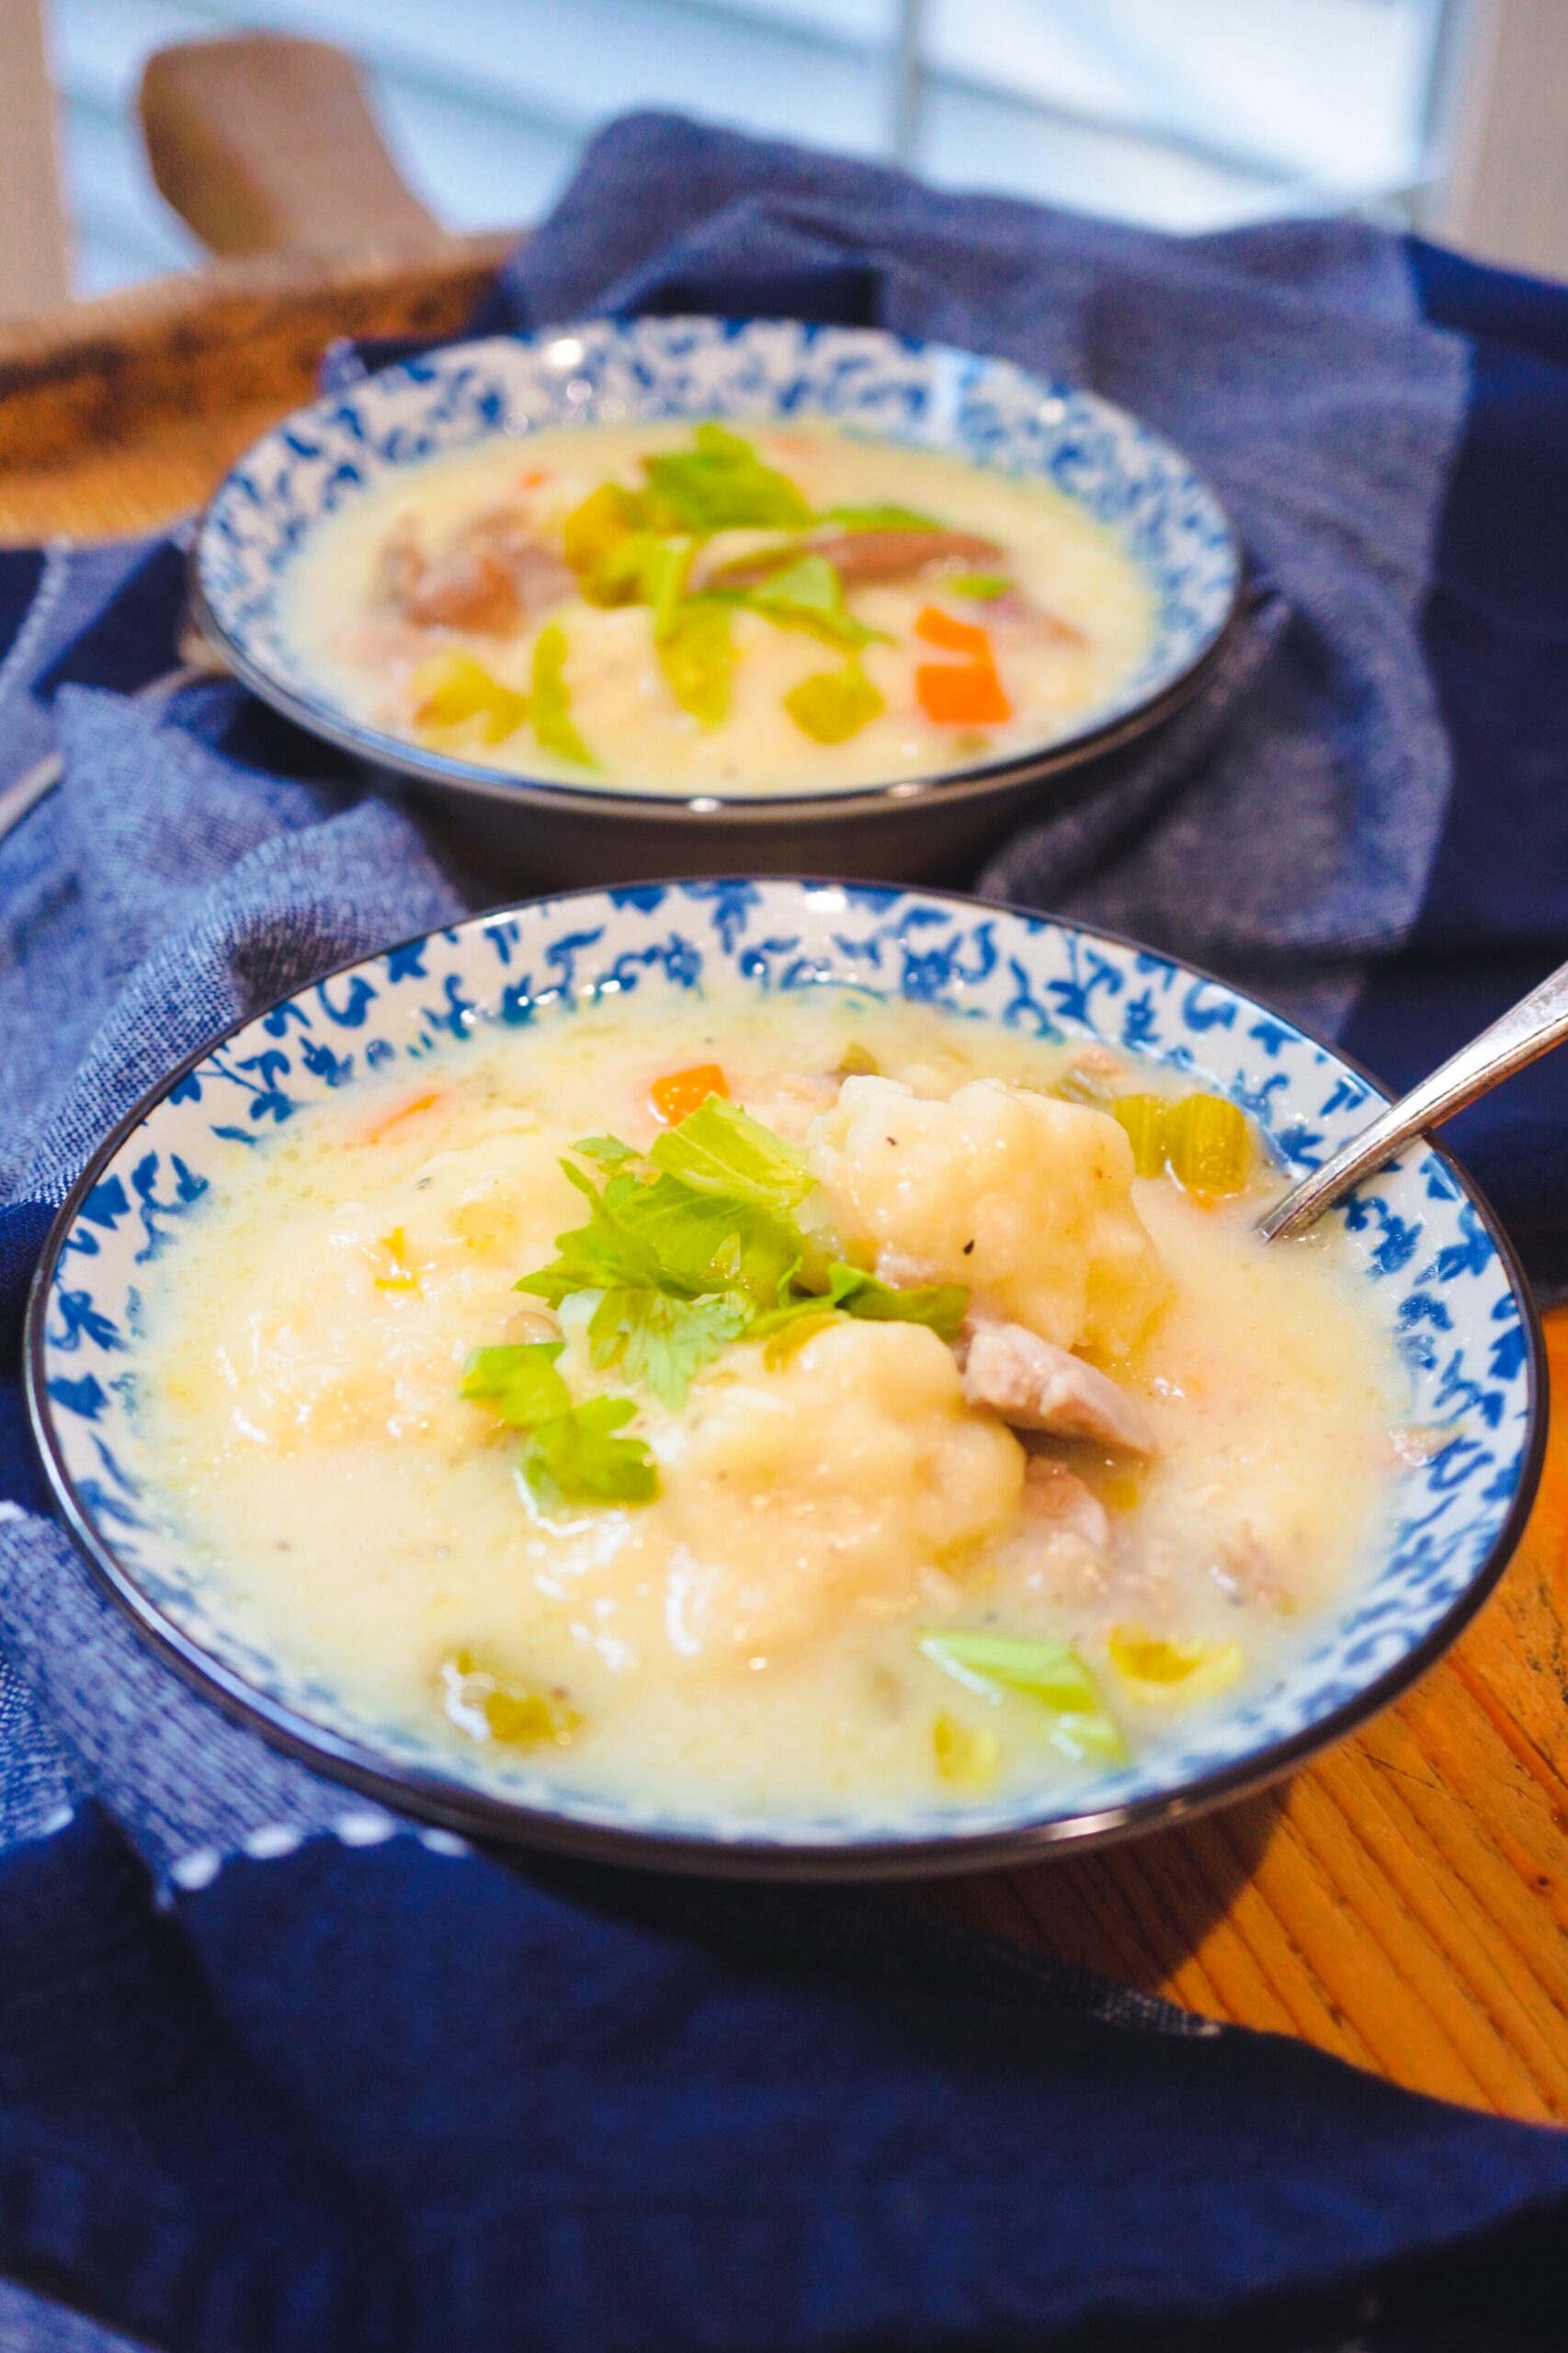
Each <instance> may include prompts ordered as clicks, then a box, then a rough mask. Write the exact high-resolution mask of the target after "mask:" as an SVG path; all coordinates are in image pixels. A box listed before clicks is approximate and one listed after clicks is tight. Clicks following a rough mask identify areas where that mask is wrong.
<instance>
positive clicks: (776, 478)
mask: <svg viewBox="0 0 1568 2353" xmlns="http://www.w3.org/2000/svg"><path fill="white" fill-rule="evenodd" d="M692 440H693V443H694V444H695V446H694V447H693V448H692V449H672V450H670V451H668V452H666V453H665V454H662V455H660V456H658V457H653V458H645V459H644V460H643V461H642V470H643V472H645V473H646V475H647V477H648V491H647V506H648V509H649V514H650V519H651V520H652V521H653V522H654V523H655V524H657V525H659V526H660V527H662V528H664V529H671V530H682V531H697V532H699V533H707V532H710V531H733V530H743V531H744V530H763V531H778V530H782V531H800V530H804V529H805V528H806V526H807V524H808V523H810V522H811V520H812V510H811V508H810V507H809V506H807V504H806V502H805V500H804V499H803V498H802V497H801V494H800V492H799V491H798V490H797V489H796V487H795V485H794V483H792V482H791V481H790V478H789V476H788V475H787V474H781V473H779V472H777V471H776V470H775V469H774V468H773V467H772V466H769V465H767V464H765V463H764V461H763V460H762V459H761V458H760V457H759V456H758V455H757V453H756V450H755V449H753V447H752V445H751V443H750V442H749V441H744V440H743V439H742V438H741V437H740V435H739V434H738V433H732V432H731V431H730V429H729V427H728V426H723V425H718V424H712V423H710V424H704V425H699V426H697V427H696V429H695V430H694V432H693V434H692Z"/></svg>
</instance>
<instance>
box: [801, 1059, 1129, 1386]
mask: <svg viewBox="0 0 1568 2353" xmlns="http://www.w3.org/2000/svg"><path fill="white" fill-rule="evenodd" d="M811 1156H812V1166H813V1167H814V1168H815V1170H816V1173H817V1176H818V1178H819V1179H820V1181H821V1183H822V1185H823V1187H824V1190H825V1192H826V1194H827V1197H828V1199H829V1202H830V1204H831V1207H832V1211H833V1214H834V1218H835V1223H836V1224H837V1226H838V1229H839V1231H840V1233H842V1234H843V1236H844V1239H845V1242H846V1245H848V1247H849V1249H850V1251H851V1252H852V1254H853V1255H854V1256H857V1257H858V1258H859V1259H861V1260H862V1261H865V1262H869V1263H872V1264H875V1265H877V1266H879V1267H880V1268H881V1271H882V1272H883V1273H884V1274H885V1275H887V1276H888V1277H889V1279H892V1280H898V1281H903V1282H915V1281H926V1282H948V1283H964V1284H967V1285H968V1287H969V1289H970V1290H971V1294H972V1295H973V1302H974V1306H975V1308H976V1309H977V1310H978V1311H979V1312H980V1313H982V1314H985V1315H992V1316H997V1317H1001V1318H1004V1319H1006V1320H1007V1321H1010V1322H1014V1323H1017V1324H1026V1325H1028V1328H1029V1329H1030V1330H1031V1331H1034V1332H1038V1333H1040V1335H1041V1336H1042V1337H1044V1338H1045V1339H1048V1340H1052V1341H1054V1342H1055V1343H1056V1345H1057V1346H1058V1347H1063V1348H1072V1347H1092V1348H1096V1349H1097V1350H1099V1351H1100V1352H1101V1353H1103V1354H1105V1355H1107V1356H1109V1357H1112V1358H1115V1357H1119V1356H1122V1355H1124V1354H1125V1353H1126V1352H1127V1350H1128V1349H1129V1348H1130V1347H1131V1345H1132V1343H1133V1342H1134V1340H1135V1339H1136V1338H1137V1336H1138V1334H1139V1333H1140V1332H1141V1330H1142V1326H1143V1324H1145V1323H1146V1322H1147V1320H1148V1317H1149V1313H1150V1311H1151V1309H1152V1308H1153V1306H1154V1305H1155V1303H1156V1302H1157V1301H1158V1300H1159V1298H1160V1296H1161V1293H1162V1290H1163V1285H1164V1279H1163V1276H1162V1274H1161V1270H1160V1265H1159V1260H1158V1259H1157V1257H1156V1256H1155V1254H1154V1249H1153V1244H1152V1243H1151V1242H1150V1240H1149V1236H1148V1234H1147V1233H1145V1231H1144V1229H1143V1225H1142V1220H1141V1219H1140V1217H1139V1215H1138V1212H1137V1211H1136V1210H1135V1209H1134V1207H1133V1205H1132V1190H1131V1188H1132V1177H1133V1163H1132V1147H1131V1144H1130V1142H1128V1139H1127V1136H1126V1134H1125V1133H1124V1132H1123V1131H1122V1129H1121V1128H1120V1127H1119V1125H1118V1123H1117V1122H1116V1120H1113V1119H1111V1118H1109V1117H1108V1114H1107V1113H1105V1112H1103V1111H1095V1110H1090V1109H1088V1108H1085V1107H1084V1106H1083V1105H1080V1104H1076V1103H1062V1102H1058V1101H1056V1100H1055V1099H1054V1097H1050V1096H1046V1095H1039V1094H1033V1093H1030V1092H1029V1091H1028V1090H1027V1089H1025V1088H1022V1087H1017V1086H1007V1085H1006V1084H1005V1083H1004V1082H1003V1081H1001V1080H1000V1079H978V1080H975V1081H974V1082H973V1083H971V1085H970V1086H960V1087H959V1088H958V1090H957V1091H956V1093H954V1094H953V1095H951V1096H949V1097H948V1099H947V1100H946V1101H945V1102H933V1101H927V1100H926V1099H924V1098H922V1097H918V1096H916V1095H914V1094H912V1093H911V1091H910V1089H909V1088H908V1087H907V1086H903V1085H902V1084H901V1083H900V1082H899V1081H898V1080H896V1079H890V1078H848V1079H846V1080H845V1082H844V1086H843V1089H842V1091H841V1093H840V1095H839V1099H838V1104H837V1108H835V1110H834V1111H832V1112H830V1113H829V1114H828V1115H827V1116H826V1117H825V1118H824V1119H823V1120H819V1121H818V1122H817V1124H816V1126H815V1128H814V1129H813V1131H812V1154H811Z"/></svg>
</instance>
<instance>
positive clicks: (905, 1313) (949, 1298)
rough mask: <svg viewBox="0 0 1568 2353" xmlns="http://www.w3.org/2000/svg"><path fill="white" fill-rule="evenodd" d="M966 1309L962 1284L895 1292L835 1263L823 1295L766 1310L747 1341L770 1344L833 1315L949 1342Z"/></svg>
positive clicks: (806, 1296)
mask: <svg viewBox="0 0 1568 2353" xmlns="http://www.w3.org/2000/svg"><path fill="white" fill-rule="evenodd" d="M968 1305H969V1293H968V1291H967V1290H965V1289H964V1287H963V1285H962V1284H961V1283H928V1284H923V1285H921V1286H919V1287H917V1288H912V1289H911V1290H894V1289H893V1287H892V1284H891V1283H885V1282H883V1281H882V1279H881V1277H880V1276H879V1275H869V1274H867V1273H866V1271H865V1269H864V1268H863V1267H851V1266H846V1264H845V1262H844V1260H843V1259H842V1258H838V1259H835V1261H834V1263H833V1265H832V1266H831V1267H829V1268H828V1274H827V1289H826V1290H825V1291H815V1292H809V1293H806V1294H804V1295H803V1296H801V1298H799V1299H791V1300H789V1301H787V1302H785V1304H784V1305H783V1306H782V1307H775V1308H771V1309H769V1311H768V1313H767V1314H765V1315H759V1316H758V1317H757V1319H756V1324H754V1325H753V1326H752V1332H751V1336H752V1337H753V1338H755V1339H758V1340H766V1339H769V1338H771V1337H772V1336H773V1335H774V1334H775V1333H777V1332H782V1331H787V1330H790V1328H791V1327H792V1326H793V1325H795V1324H797V1323H804V1322H806V1321H808V1320H810V1319H811V1318H812V1317H817V1318H821V1317H823V1316H824V1315H831V1314H833V1313H839V1314H843V1315H858V1316H859V1317H861V1318H862V1319H863V1320H864V1321H866V1322H868V1323H872V1324H929V1325H930V1328H931V1329H932V1331H933V1332H935V1333H936V1334H937V1337H938V1338H939V1339H943V1340H951V1339H953V1338H955V1337H956V1336H957V1334H958V1328H959V1325H960V1324H961V1323H962V1322H963V1319H964V1311H965V1310H966V1308H967V1307H968Z"/></svg>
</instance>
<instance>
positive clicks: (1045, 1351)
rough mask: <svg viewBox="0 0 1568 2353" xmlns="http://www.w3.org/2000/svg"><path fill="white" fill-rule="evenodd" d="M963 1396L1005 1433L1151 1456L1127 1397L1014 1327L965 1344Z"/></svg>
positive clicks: (1142, 1419) (1146, 1429) (988, 1327)
mask: <svg viewBox="0 0 1568 2353" xmlns="http://www.w3.org/2000/svg"><path fill="white" fill-rule="evenodd" d="M963 1390H964V1395H965V1396H966V1397H967V1398H968V1400H969V1402H970V1404H971V1405H989V1406H990V1407H991V1408H992V1410H993V1411H994V1413H998V1414H1000V1415H1001V1416H1002V1419H1003V1420H1004V1421H1005V1422H1007V1423H1009V1424H1010V1425H1011V1426H1012V1427H1013V1428H1015V1429H1021V1430H1049V1431H1050V1432H1051V1436H1052V1437H1053V1438H1091V1439H1093V1440H1094V1441H1095V1442H1096V1444H1098V1445H1100V1446H1108V1447H1111V1448H1114V1449H1116V1450H1117V1451H1119V1452H1120V1453H1123V1454H1154V1453H1156V1452H1157V1451H1158V1441H1157V1440H1156V1438H1155V1437H1154V1431H1153V1424H1152V1423H1151V1422H1150V1419H1149V1416H1148V1415H1147V1414H1146V1413H1145V1412H1144V1410H1143V1408H1142V1405H1141V1404H1139V1403H1138V1400H1137V1399H1136V1398H1135V1397H1130V1396H1129V1395H1128V1393H1127V1392H1126V1390H1125V1389H1120V1388H1119V1387H1118V1386H1117V1384H1116V1382H1115V1381H1112V1380H1110V1379H1109V1377H1108V1375H1107V1374H1105V1373H1103V1372H1099V1371H1096V1369H1095V1367H1094V1366H1093V1365H1092V1364H1085V1362H1084V1360H1083V1358H1082V1357H1075V1356H1074V1355H1072V1354H1071V1353H1070V1352H1069V1351H1068V1350H1067V1349H1066V1348H1059V1347H1057V1346H1056V1345H1055V1343H1054V1342H1053V1341H1051V1340H1042V1339H1041V1338H1040V1335H1039V1334H1038V1333H1037V1332H1027V1331H1025V1329H1024V1327H1023V1325H1022V1324H981V1326H980V1327H979V1329H978V1330H977V1331H976V1332H975V1333H974V1335H973V1336H972V1337H971V1340H970V1343H969V1349H968V1353H967V1355H966V1357H965V1358H964V1367H963Z"/></svg>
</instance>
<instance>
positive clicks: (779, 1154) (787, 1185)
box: [648, 1095, 816, 1210]
mask: <svg viewBox="0 0 1568 2353" xmlns="http://www.w3.org/2000/svg"><path fill="white" fill-rule="evenodd" d="M648 1157H649V1159H650V1160H651V1161H652V1162H653V1165H654V1166H655V1167H656V1168H662V1169H663V1170H664V1171H665V1173H666V1175H668V1176H679V1177H681V1178H682V1179H683V1180H684V1181H685V1182H686V1183H687V1184H688V1185H695V1186H696V1187H697V1188H698V1190H699V1192H708V1193H728V1194H730V1195H732V1196H733V1199H736V1200H741V1201H753V1202H755V1203H756V1205H757V1207H758V1208H760V1209H770V1210H792V1209H794V1208H795V1207H796V1205H797V1204H798V1203H799V1202H801V1201H803V1200H804V1199H805V1198H806V1195H807V1194H808V1193H809V1192H810V1191H811V1189H812V1185H813V1184H814V1183H815V1182H816V1179H815V1178H814V1177H813V1176H812V1172H811V1169H810V1167H809V1166H808V1165H807V1164H806V1162H805V1161H804V1160H802V1158H801V1154H799V1153H798V1152H797V1151H796V1150H795V1148H794V1146H793V1145H792V1144H787V1143H786V1142H784V1139H783V1137H782V1136H776V1135H775V1134H774V1132H773V1131H772V1129H771V1128H765V1127H764V1126H763V1124H762V1121H761V1120H754V1119H753V1118H752V1116H751V1114H750V1112H749V1111H743V1110H742V1108H741V1107H740V1105H739V1104H738V1103H731V1102H729V1101H727V1100H726V1098H725V1097H723V1096H722V1095H710V1096H709V1097H708V1098H707V1100H706V1102H703V1103H699V1105H698V1107H697V1108H696V1110H695V1111H688V1112H687V1116H686V1118H685V1119H684V1120H679V1121H678V1122H677V1123H676V1126H675V1127H673V1128H666V1129H665V1132H664V1134H663V1135H662V1136H660V1137H659V1139H658V1141H657V1142H656V1143H655V1144H654V1145H653V1150H652V1151H651V1152H650V1153H649V1154H648Z"/></svg>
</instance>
